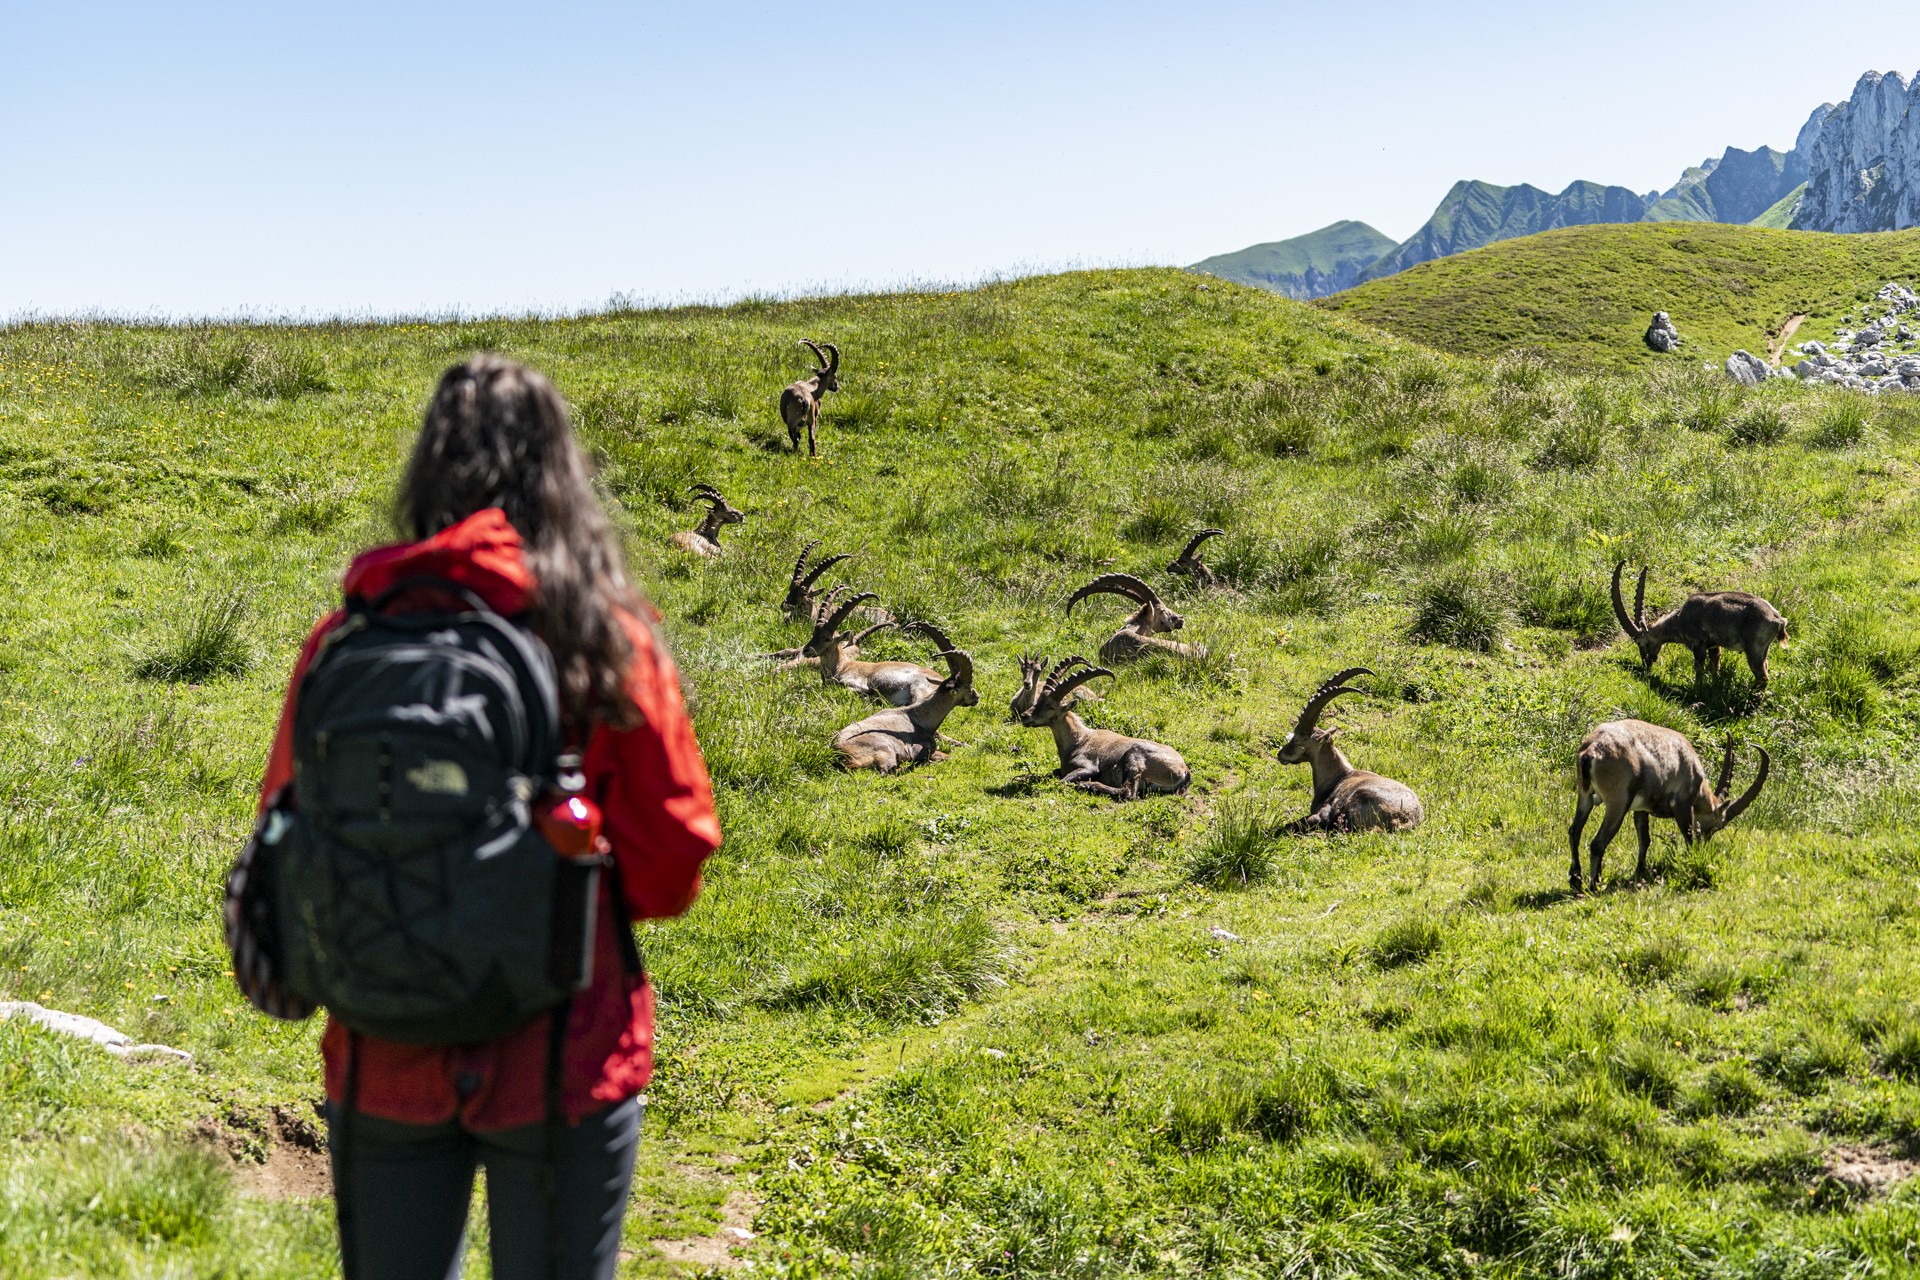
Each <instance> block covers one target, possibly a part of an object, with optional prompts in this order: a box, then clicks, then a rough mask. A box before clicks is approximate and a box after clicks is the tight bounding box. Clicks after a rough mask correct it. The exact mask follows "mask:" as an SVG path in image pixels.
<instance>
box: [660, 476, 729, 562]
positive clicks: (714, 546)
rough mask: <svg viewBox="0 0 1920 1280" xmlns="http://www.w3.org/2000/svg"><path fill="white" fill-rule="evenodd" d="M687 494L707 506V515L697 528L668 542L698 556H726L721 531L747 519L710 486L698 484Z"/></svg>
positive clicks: (673, 537)
mask: <svg viewBox="0 0 1920 1280" xmlns="http://www.w3.org/2000/svg"><path fill="white" fill-rule="evenodd" d="M687 492H688V493H691V494H692V495H694V496H695V497H696V498H698V499H700V501H702V502H704V503H706V504H707V514H706V515H704V516H702V517H700V524H699V526H698V527H697V528H693V529H688V530H686V531H685V532H683V533H676V534H674V535H673V536H672V537H671V538H668V539H667V541H668V542H669V543H671V544H672V545H674V546H676V547H678V548H680V549H681V550H682V551H691V552H693V554H694V555H697V556H709V557H711V556H719V555H725V554H726V553H725V552H724V551H722V550H721V548H720V530H722V529H724V528H725V527H726V526H728V525H730V524H739V523H740V522H741V521H743V520H745V519H746V518H747V517H746V516H745V515H744V514H742V513H741V512H738V511H735V510H734V509H733V508H732V507H731V506H729V505H728V504H727V500H726V499H725V498H723V497H721V496H720V491H719V490H718V489H716V488H714V487H713V486H712V485H710V484H696V485H694V486H693V487H692V488H691V489H688V490H687Z"/></svg>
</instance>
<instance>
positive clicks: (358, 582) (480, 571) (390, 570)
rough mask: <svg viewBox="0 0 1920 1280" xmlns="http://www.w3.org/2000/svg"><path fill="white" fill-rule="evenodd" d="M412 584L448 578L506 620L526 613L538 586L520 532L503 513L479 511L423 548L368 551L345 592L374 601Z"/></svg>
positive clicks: (356, 565)
mask: <svg viewBox="0 0 1920 1280" xmlns="http://www.w3.org/2000/svg"><path fill="white" fill-rule="evenodd" d="M408 578H445V579H446V580H447V581H449V582H455V583H458V584H459V585H461V586H463V587H465V588H467V589H468V590H469V591H472V592H473V593H474V594H475V595H477V596H479V597H480V598H481V599H482V600H485V601H486V602H487V603H488V604H489V605H491V606H492V607H493V608H495V609H497V610H498V611H499V612H501V613H505V614H514V613H521V612H524V611H525V610H526V608H527V606H528V604H529V602H530V601H531V598H532V595H533V586H534V581H533V572H532V571H531V570H530V569H528V568H527V559H526V553H525V547H524V544H523V543H522V542H521V540H520V531H519V530H517V529H515V528H514V527H513V525H512V524H511V523H509V522H508V520H507V515H506V512H504V511H502V510H500V508H498V507H488V508H486V509H485V510H484V511H476V512H474V513H473V514H472V515H470V516H468V517H467V518H466V519H465V520H462V521H461V522H460V523H459V524H456V525H453V526H451V527H450V528H446V529H442V530H441V531H440V532H439V533H436V534H434V535H433V536H432V537H431V538H428V539H426V540H425V541H424V542H398V543H394V544H393V545H391V546H385V547H375V548H373V549H372V550H370V551H363V552H362V553H361V554H360V555H359V556H357V557H355V559H354V562H353V565H352V566H351V567H350V568H349V569H348V570H347V576H346V578H345V579H343V580H342V582H341V584H340V589H341V592H342V594H344V595H347V596H360V597H363V598H365V599H368V600H371V599H374V598H376V597H378V596H379V595H380V594H381V593H382V592H384V591H386V590H388V589H389V588H391V587H393V586H395V585H397V584H399V583H401V582H404V581H406V580H407V579H408Z"/></svg>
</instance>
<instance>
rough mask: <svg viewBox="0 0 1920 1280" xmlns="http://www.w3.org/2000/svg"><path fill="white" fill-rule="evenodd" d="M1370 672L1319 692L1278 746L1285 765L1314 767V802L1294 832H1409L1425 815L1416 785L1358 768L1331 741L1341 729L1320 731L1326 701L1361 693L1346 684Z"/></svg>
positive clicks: (1362, 670)
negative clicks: (1309, 765) (1416, 793)
mask: <svg viewBox="0 0 1920 1280" xmlns="http://www.w3.org/2000/svg"><path fill="white" fill-rule="evenodd" d="M1372 674H1373V672H1372V671H1370V670H1368V669H1367V668H1366V667H1348V668H1347V669H1346V670H1345V671H1342V672H1340V673H1338V674H1337V675H1335V676H1334V677H1333V678H1332V679H1330V680H1328V681H1327V682H1326V683H1325V684H1323V685H1321V686H1320V687H1319V688H1318V689H1315V690H1314V691H1313V696H1312V697H1311V698H1308V699H1307V705H1306V706H1305V707H1303V708H1302V709H1301V711H1300V718H1299V719H1298V720H1296V721H1294V724H1293V732H1292V733H1290V734H1288V735H1287V740H1286V741H1285V742H1283V743H1281V744H1280V752H1279V757H1278V758H1279V761H1280V763H1281V764H1311V765H1312V766H1313V800H1312V802H1311V803H1310V804H1309V806H1308V810H1307V816H1306V817H1304V818H1302V819H1300V821H1299V822H1297V823H1295V824H1294V829H1295V830H1296V831H1407V830H1411V829H1412V828H1414V827H1417V826H1419V825H1420V821H1421V819H1422V818H1424V817H1426V813H1425V811H1424V810H1422V809H1421V807H1420V797H1419V796H1417V795H1415V794H1414V793H1413V788H1412V787H1409V786H1408V785H1407V784H1406V783H1404V782H1395V781H1394V780H1393V779H1392V778H1383V777H1381V776H1380V775H1379V774H1377V773H1369V772H1367V771H1366V770H1365V769H1356V768H1354V767H1353V765H1352V763H1351V762H1350V761H1348V759H1347V757H1346V756H1345V755H1344V754H1343V753H1342V752H1341V750H1340V748H1339V747H1337V746H1335V745H1334V743H1333V739H1334V735H1335V734H1337V733H1339V732H1340V731H1339V730H1338V729H1322V728H1320V727H1319V725H1320V713H1321V712H1322V711H1324V710H1326V707H1327V704H1328V703H1330V702H1332V701H1333V700H1334V699H1335V698H1337V697H1339V696H1340V695H1341V694H1343V693H1358V692H1360V691H1359V690H1358V689H1355V688H1353V687H1352V686H1351V685H1349V684H1347V681H1349V680H1351V679H1353V678H1354V677H1355V676H1370V675H1372Z"/></svg>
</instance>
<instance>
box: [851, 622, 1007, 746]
mask: <svg viewBox="0 0 1920 1280" xmlns="http://www.w3.org/2000/svg"><path fill="white" fill-rule="evenodd" d="M937 656H939V657H941V658H944V659H945V660H946V663H947V668H948V671H949V673H950V674H949V675H948V676H947V678H946V679H945V680H942V681H941V682H940V683H939V684H938V685H937V686H936V687H935V688H934V690H933V692H932V693H929V694H928V695H927V696H926V697H924V698H920V699H918V700H916V701H914V702H910V703H908V704H907V705H906V706H904V707H889V708H887V709H886V710H885V711H876V712H875V713H874V714H872V715H870V716H868V717H867V718H866V719H865V720H859V721H856V722H854V723H853V724H850V725H848V726H847V727H846V728H844V729H842V730H841V731H840V732H839V733H837V734H835V735H834V737H833V749H834V750H835V751H838V752H839V753H840V762H841V763H842V764H843V765H845V766H846V767H847V768H849V769H878V770H879V771H880V772H881V773H892V772H893V771H894V770H895V769H899V768H903V767H904V766H906V765H910V764H925V763H927V762H928V761H930V760H944V759H946V752H944V751H940V750H938V749H937V748H936V747H935V745H934V744H935V743H936V742H937V741H938V739H939V737H940V726H941V724H942V723H944V722H945V721H946V718H947V714H948V713H949V712H950V711H952V710H953V709H954V708H955V707H971V706H974V705H975V704H977V703H978V702H979V701H980V695H979V694H978V693H976V692H974V688H973V659H972V658H971V657H969V656H968V655H967V652H966V651H965V650H964V649H952V648H944V649H942V650H941V651H940V653H939V654H938V655H937Z"/></svg>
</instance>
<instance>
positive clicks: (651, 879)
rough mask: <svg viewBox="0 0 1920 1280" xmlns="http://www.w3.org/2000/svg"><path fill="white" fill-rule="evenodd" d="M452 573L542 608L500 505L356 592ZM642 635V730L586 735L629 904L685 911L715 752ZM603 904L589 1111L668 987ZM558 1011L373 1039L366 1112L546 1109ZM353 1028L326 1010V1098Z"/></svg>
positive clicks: (628, 1071) (635, 1079)
mask: <svg viewBox="0 0 1920 1280" xmlns="http://www.w3.org/2000/svg"><path fill="white" fill-rule="evenodd" d="M420 576H434V577H441V578H447V579H450V580H452V581H454V582H457V583H459V584H461V585H462V586H465V587H467V588H469V589H470V590H472V591H474V592H475V593H476V594H478V595H479V596H480V597H481V598H482V599H484V600H485V601H486V602H487V603H488V604H490V605H492V606H493V607H494V608H495V609H497V610H499V611H500V612H501V613H504V614H509V615H511V614H515V613H519V612H521V611H523V610H524V609H525V608H526V607H527V601H528V598H529V595H530V593H531V591H532V589H533V585H534V580H533V576H532V573H531V572H530V571H529V570H528V568H527V563H526V560H525V558H524V557H523V555H522V554H521V541H520V535H519V533H518V532H517V531H516V530H515V529H514V527H513V526H512V525H511V524H509V523H508V521H507V518H506V516H505V514H504V513H502V512H501V511H500V510H498V509H497V508H489V509H488V510H485V511H481V512H478V513H477V514H475V515H472V516H469V517H468V518H467V519H465V520H463V521H461V522H460V523H459V524H457V525H454V526H453V527H452V528H450V529H447V530H446V531H444V532H442V533H439V534H436V535H435V536H433V537H431V538H428V539H427V540H426V541H424V542H417V543H404V544H400V545H396V546H389V547H376V548H375V549H373V550H371V551H368V552H366V553H364V554H363V555H361V556H360V557H359V558H358V559H356V560H355V561H354V562H353V566H352V568H350V569H348V570H347V576H346V579H345V581H344V582H343V584H342V589H343V591H344V593H345V594H347V595H361V596H367V597H372V596H376V595H378V594H379V593H380V592H381V591H382V590H384V589H385V588H386V587H388V586H390V585H392V584H393V583H395V582H398V581H400V580H402V579H405V578H411V577H420ZM342 616H343V615H342V614H341V613H338V612H336V613H333V614H331V615H329V616H328V617H326V618H324V619H322V620H321V622H320V624H319V625H318V626H316V627H315V628H314V629H313V634H312V635H310V636H309V637H307V643H306V647H305V648H304V649H302V650H301V652H300V661H299V663H298V665H296V666H295V667H294V670H293V680H292V683H291V684H290V685H289V687H288V689H287V698H286V703H285V706H284V707H283V708H282V710H281V712H280V728H279V730H278V732H276V733H275V734H274V739H273V754H272V756H271V757H270V758H269V759H268V762H267V772H266V776H265V777H264V778H263V779H261V782H260V802H261V805H262V806H263V807H264V806H265V805H266V803H267V801H268V800H269V799H270V798H271V797H272V796H273V795H274V794H275V793H276V792H277V791H279V790H280V788H281V787H282V786H283V785H285V784H286V783H287V782H288V781H290V780H291V779H292V777H293V743H292V733H293V709H294V700H295V696H296V692H297V691H298V689H299V687H300V677H301V676H302V675H303V674H304V673H305V672H306V669H307V664H308V663H310V662H311V661H312V660H313V655H314V651H315V650H316V649H317V648H318V647H319V643H320V640H321V638H322V637H323V636H325V635H326V633H327V632H328V631H329V630H330V629H331V628H332V627H334V626H335V625H336V624H337V623H338V622H339V621H340V619H341V617H342ZM627 631H628V634H629V635H630V636H631V637H632V640H633V648H634V666H633V671H632V673H631V674H630V675H629V677H628V685H627V687H628V691H629V692H630V693H631V694H632V696H633V700H634V702H635V703H636V704H637V705H638V706H639V708H640V711H641V714H642V716H643V717H644V720H643V722H642V723H641V724H640V726H639V727H638V728H635V729H629V730H624V731H618V732H616V731H613V730H610V729H608V728H606V727H605V726H598V727H596V728H595V729H594V730H593V733H592V736H591V737H589V738H588V739H587V749H586V774H587V794H588V795H589V796H591V797H592V798H593V799H594V800H595V801H596V802H598V804H599V805H600V809H601V812H602V815H603V819H604V827H603V830H604V831H605V834H606V836H607V839H608V841H609V842H610V843H611V844H612V845H613V856H614V857H615V858H616V859H618V861H619V865H620V875H621V881H622V883H623V885H624V888H625V891H626V898H627V903H626V905H627V910H628V912H629V913H630V915H631V916H632V917H633V918H634V919H636V920H638V919H647V918H653V917H659V916H675V915H679V914H680V913H681V912H683V911H685V910H686V909H687V908H688V907H689V906H691V905H692V903H693V900H694V898H695V896H696V895H698V894H699V892H700V864H701V862H702V861H704V860H705V859H706V857H707V856H708V855H709V854H711V853H712V852H713V851H714V850H715V849H717V848H719V847H720V822H719V819H718V818H716V817H715V816H714V812H713V794H712V791H711V789H710V786H709V783H708V780H707V768H706V765H705V764H704V763H703V762H702V761H701V759H700V748H699V744H697V743H696V742H695V741H694V738H693V725H692V722H691V721H689V720H688V719H687V712H686V707H685V705H684V704H683V703H682V702H681V698H680V677H679V673H678V672H677V671H676V670H675V669H674V666H673V662H672V659H670V658H668V657H667V656H666V654H664V653H663V652H661V651H660V650H659V649H658V648H657V647H656V645H655V643H654V640H653V634H652V632H651V631H650V630H649V629H648V628H647V627H645V626H643V625H642V624H640V623H639V622H638V621H637V620H634V621H630V622H629V625H628V627H627ZM607 914H608V913H605V912H603V913H602V914H601V926H600V935H599V937H598V939H597V940H596V943H595V946H596V952H595V956H594V965H593V974H594V977H593V983H592V985H591V986H590V987H588V989H587V990H585V991H583V992H581V993H580V994H579V995H577V996H575V997H574V1000H573V1004H572V1006H571V1008H570V1011H569V1014H568V1027H567V1047H566V1059H565V1069H564V1071H563V1075H562V1097H563V1099H564V1101H565V1105H566V1110H567V1114H568V1115H569V1116H570V1117H575V1118H577V1117H579V1116H581V1115H584V1114H586V1113H588V1112H591V1111H594V1110H597V1109H599V1108H601V1107H604V1106H607V1105H609V1104H611V1103H615V1102H620V1101H622V1100H624V1099H626V1098H630V1097H632V1096H633V1095H634V1094H636V1093H639V1092H640V1091H641V1090H642V1089H644V1088H646V1085H647V1079H648V1077H649V1076H651V1075H652V1072H653V991H652V989H651V988H650V987H649V986H648V985H647V983H646V982H645V981H644V980H641V981H638V982H636V981H634V980H633V979H632V978H631V977H630V976H629V975H628V973H627V971H626V969H625V967H624V966H623V965H622V964H621V959H620V951H619V945H618V938H617V936H616V935H615V933H614V932H613V930H614V929H615V928H616V927H617V924H616V922H614V921H612V920H609V919H608V918H607ZM547 1030H548V1019H547V1018H545V1017H541V1018H538V1019H536V1020H535V1021H534V1022H533V1023H532V1024H530V1025H528V1026H526V1027H523V1028H521V1029H520V1030H519V1031H515V1032H513V1033H511V1034H509V1035H505V1036H502V1037H500V1038H499V1039H498V1040H494V1041H490V1042H488V1043H486V1044H482V1045H475V1046H468V1047H459V1046H451V1045H449V1046H437V1045H426V1046H422V1045H405V1044H395V1043H393V1042H391V1041H386V1040H376V1039H373V1038H372V1037H368V1036H362V1037H360V1045H359V1052H360V1079H359V1087H358V1104H359V1106H358V1109H359V1110H361V1111H363V1112H366V1113H367V1114H369V1115H375V1116H380V1117H382V1118H383V1119H388V1120H397V1121H401V1122H403V1123H409V1124H439V1123H442V1122H444V1121H446V1120H449V1119H451V1118H453V1117H454V1116H456V1115H458V1116H459V1118H460V1121H461V1123H462V1124H464V1125H465V1126H466V1127H468V1128H469V1129H476V1130H480V1129H507V1128H513V1127H516V1126H519V1125H526V1124H534V1123H537V1122H539V1121H540V1120H541V1119H542V1118H544V1115H545V1100H544V1087H545V1081H546V1053H547ZM346 1050H347V1031H346V1028H345V1027H342V1026H341V1025H340V1024H339V1023H337V1022H334V1021H332V1020H331V1019H329V1020H328V1022H327V1029H326V1033H325V1035H324V1036H323V1037H322V1038H321V1052H322V1054H323V1055H324V1056H325V1059H326V1081H327V1096H328V1097H329V1098H331V1099H333V1100H334V1101H335V1102H340V1101H341V1100H342V1099H343V1096H344V1094H345V1083H346Z"/></svg>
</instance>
